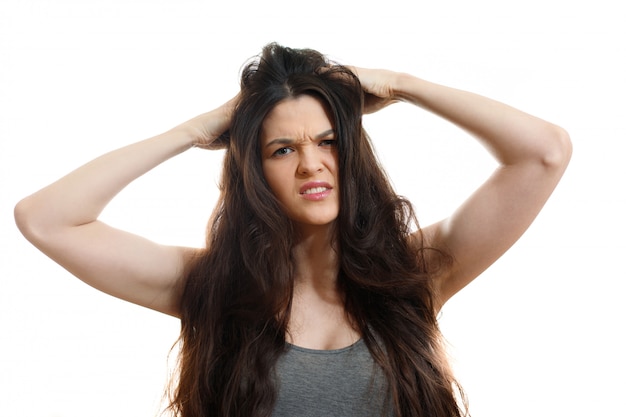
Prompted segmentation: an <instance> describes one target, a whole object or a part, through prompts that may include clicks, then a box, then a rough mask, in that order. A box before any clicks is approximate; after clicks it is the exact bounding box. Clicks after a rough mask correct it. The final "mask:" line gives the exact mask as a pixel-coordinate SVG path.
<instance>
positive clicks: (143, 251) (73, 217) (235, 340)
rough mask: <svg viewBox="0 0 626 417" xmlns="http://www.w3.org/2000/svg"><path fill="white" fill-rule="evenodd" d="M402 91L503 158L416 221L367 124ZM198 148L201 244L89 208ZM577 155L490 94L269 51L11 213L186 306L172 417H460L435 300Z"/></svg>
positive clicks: (52, 241)
mask: <svg viewBox="0 0 626 417" xmlns="http://www.w3.org/2000/svg"><path fill="white" fill-rule="evenodd" d="M396 101H404V102H408V103H412V104H415V105H417V106H419V107H421V108H423V109H425V110H427V111H430V112H432V113H434V114H436V115H439V116H441V117H443V118H445V119H447V120H449V121H450V122H452V123H454V124H456V125H458V126H460V127H461V128H463V129H465V130H467V131H468V132H470V133H471V134H473V135H474V136H476V137H477V138H478V140H480V141H481V143H483V144H484V146H485V147H486V148H487V149H488V150H489V151H490V152H491V153H492V154H493V155H494V156H495V158H496V159H497V161H498V162H499V167H498V168H497V169H496V170H495V172H494V173H493V175H492V176H491V177H490V178H489V179H488V180H487V181H486V182H485V183H484V184H483V185H482V186H481V187H480V188H479V189H477V190H476V192H475V193H473V195H472V196H471V197H470V198H469V199H468V200H467V201H466V202H465V203H464V204H463V205H462V206H461V207H459V209H458V210H457V211H456V212H454V213H453V214H451V215H450V216H449V217H448V218H447V219H445V220H443V221H441V222H439V223H436V224H433V225H429V226H428V227H425V228H423V229H420V228H419V227H418V225H417V222H416V220H415V218H414V215H413V211H412V209H411V206H410V204H409V203H408V202H407V201H405V200H403V199H402V198H400V197H399V196H398V195H396V194H395V192H394V191H393V189H392V187H391V186H390V184H389V182H388V179H387V178H386V177H385V175H384V173H383V171H382V169H381V167H380V166H379V164H378V163H377V160H376V158H375V155H374V152H373V150H372V146H371V144H370V142H369V138H368V136H367V135H366V133H365V132H364V130H363V127H362V124H361V120H362V116H363V114H364V113H369V112H374V111H377V110H380V109H382V108H383V107H385V106H387V105H389V104H391V103H393V102H396ZM396 140H397V139H396ZM406 140H410V138H409V139H406ZM192 147H201V148H207V149H218V148H225V149H226V154H225V157H224V167H223V174H222V182H221V197H220V200H219V202H218V204H217V207H216V209H215V211H214V213H213V216H212V217H211V221H210V225H209V229H208V233H207V243H206V247H205V248H202V249H195V248H184V247H173V246H163V245H159V244H156V243H152V242H150V241H147V240H146V239H143V238H141V237H139V236H135V235H132V234H129V233H127V232H124V231H121V230H117V229H114V228H113V227H110V226H108V225H106V224H104V223H102V222H101V221H99V220H98V216H99V214H100V212H101V211H102V209H103V208H104V207H105V206H106V204H107V203H108V202H109V201H110V200H111V199H112V198H113V197H114V196H115V195H116V194H117V193H118V192H119V191H120V190H122V189H123V188H124V187H125V186H126V185H127V184H129V183H130V182H131V181H133V180H134V179H136V178H137V177H139V176H140V175H142V174H144V173H146V172H148V171H149V170H151V169H152V168H154V167H155V166H157V165H158V164H160V163H162V162H164V161H165V160H167V159H168V158H171V157H173V156H175V155H177V154H179V153H181V152H184V151H186V150H188V149H190V148H192ZM570 153H571V144H570V141H569V138H568V135H567V133H566V132H565V131H564V130H563V129H561V128H560V127H558V126H555V125H553V124H551V123H548V122H545V121H543V120H540V119H538V118H536V117H533V116H530V115H528V114H525V113H523V112H521V111H519V110H515V109H513V108H511V107H509V106H507V105H504V104H501V103H498V102H496V101H493V100H490V99H488V98H485V97H481V96H478V95H475V94H472V93H468V92H464V91H460V90H456V89H453V88H448V87H444V86H441V85H437V84H433V83H430V82H428V81H425V80H422V79H419V78H417V77H414V76H412V75H409V74H404V73H397V72H393V71H388V70H372V69H364V68H354V67H351V68H348V67H344V66H341V65H337V64H334V63H331V62H329V61H328V60H326V59H325V58H324V56H322V55H321V54H319V53H318V52H315V51H313V50H296V49H290V48H284V47H282V46H279V45H277V44H270V45H267V46H266V47H265V48H264V49H263V52H262V54H261V55H260V56H259V57H258V58H257V59H255V60H253V61H252V62H250V63H249V65H248V66H247V67H246V68H245V70H244V71H243V74H242V80H241V91H240V93H239V94H238V95H237V96H236V97H235V98H233V99H231V100H230V101H228V102H226V103H225V104H224V105H222V106H220V107H219V108H217V109H215V110H213V111H210V112H208V113H205V114H202V115H200V116H198V117H196V118H194V119H191V120H189V121H187V122H185V123H183V124H181V125H179V126H177V127H175V128H173V129H172V130H170V131H168V132H165V133H163V134H161V135H158V136H155V137H153V138H150V139H147V140H144V141H141V142H138V143H135V144H132V145H130V146H127V147H125V148H122V149H118V150H116V151H113V152H111V153H108V154H105V155H103V156H101V157H99V158H97V159H95V160H93V161H91V162H89V163H88V164H86V165H84V166H82V167H80V168H78V169H77V170H75V171H74V172H72V173H70V174H68V175H67V176H65V177H63V178H61V179H60V180H58V181H56V182H54V183H53V184H51V185H49V186H47V187H45V188H44V189H42V190H40V191H38V192H36V193H35V194H33V195H31V196H29V197H27V198H25V199H24V200H22V201H21V202H19V203H18V205H17V206H16V209H15V216H16V221H17V224H18V226H19V228H20V230H21V231H22V232H23V233H24V235H25V236H26V237H27V238H28V239H29V240H30V241H31V242H32V243H33V244H34V245H36V246H37V247H38V248H39V249H40V250H41V251H43V252H44V253H45V254H46V255H48V256H49V257H51V258H52V259H54V260H55V261H56V262H58V263H59V264H61V265H62V266H63V267H65V268H66V269H67V270H68V271H70V272H71V273H73V274H74V275H76V276H77V277H79V278H80V279H82V280H84V281H85V282H87V283H89V284H90V285H92V286H94V287H95V288H97V289H99V290H101V291H104V292H106V293H109V294H111V295H113V296H116V297H119V298H122V299H124V300H128V301H130V302H133V303H136V304H139V305H142V306H145V307H148V308H151V309H154V310H157V311H160V312H163V313H166V314H171V315H174V316H176V317H180V319H181V336H180V341H181V352H180V369H179V371H180V372H179V375H178V377H177V378H176V381H177V385H176V388H175V390H174V392H173V395H172V402H171V404H170V410H171V411H172V412H173V413H174V414H176V415H179V416H182V417H192V416H193V417H199V416H294V415H297V416H313V415H320V416H322V415H323V416H381V415H393V416H420V417H444V416H445V417H449V416H459V415H463V414H464V413H465V411H466V410H465V406H464V404H462V401H460V400H459V398H462V391H461V390H460V388H459V387H458V385H457V384H456V382H455V379H454V377H453V375H452V374H451V372H450V368H449V366H448V363H447V360H446V355H445V351H444V348H443V346H442V343H441V336H440V333H439V329H438V325H437V320H436V316H437V313H438V311H439V309H440V308H441V307H442V305H443V304H444V303H445V302H446V301H447V300H448V299H449V298H450V297H452V296H453V295H454V294H455V293H456V292H458V291H459V290H461V289H462V288H463V287H464V286H465V285H467V284H468V283H469V282H470V281H472V280H473V279H474V278H475V277H476V276H478V275H479V274H480V273H481V272H482V271H484V270H485V269H486V268H487V267H488V266H489V265H491V264H492V263H493V262H494V261H495V260H496V259H497V258H498V257H499V256H501V255H502V254H503V253H504V252H505V251H506V250H507V249H508V248H509V247H510V246H511V245H512V244H513V243H514V242H515V241H516V240H517V239H518V238H519V237H520V235H521V234H522V233H523V232H524V231H525V230H526V228H527V227H528V226H529V225H530V223H531V222H532V221H533V219H534V218H535V216H536V215H537V213H538V212H539V210H540V209H541V207H542V206H543V205H544V203H545V201H546V200H547V198H548V197H549V195H550V194H551V193H552V191H553V189H554V187H555V186H556V184H557V183H558V181H559V179H560V178H561V175H562V174H563V171H564V170H565V168H566V166H567V163H568V161H569V158H570ZM459 395H460V397H459Z"/></svg>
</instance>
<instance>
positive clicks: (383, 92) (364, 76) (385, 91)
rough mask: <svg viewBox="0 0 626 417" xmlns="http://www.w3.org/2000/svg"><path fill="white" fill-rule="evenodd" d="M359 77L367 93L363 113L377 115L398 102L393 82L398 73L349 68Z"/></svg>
mask: <svg viewBox="0 0 626 417" xmlns="http://www.w3.org/2000/svg"><path fill="white" fill-rule="evenodd" d="M349 68H350V69H351V70H352V71H353V72H354V73H355V74H356V75H357V77H359V81H360V82H361V87H362V88H363V91H364V93H365V103H364V107H363V113H365V114H369V113H375V112H377V111H378V110H380V109H382V108H385V107H387V106H388V105H390V104H393V103H395V102H397V101H400V99H399V98H397V97H396V96H395V93H394V89H393V82H394V80H395V78H396V75H397V73H395V72H393V71H389V70H382V69H368V68H359V67H349Z"/></svg>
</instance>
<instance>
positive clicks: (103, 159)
mask: <svg viewBox="0 0 626 417" xmlns="http://www.w3.org/2000/svg"><path fill="white" fill-rule="evenodd" d="M234 104H235V99H233V100H231V101H229V102H228V103H226V104H224V105H223V106H221V107H219V108H217V109H215V110H213V111H211V112H208V113H205V114H202V115H200V116H198V117H196V118H194V119H191V120H189V121H187V122H185V123H183V124H181V125H179V126H177V127H175V128H173V129H171V130H170V131H168V132H165V133H163V134H160V135H157V136H155V137H152V138H150V139H146V140H143V141H141V142H137V143H134V144H132V145H129V146H126V147H124V148H121V149H118V150H115V151H112V152H110V153H107V154H105V155H102V156H100V157H99V158H96V159H94V160H93V161H91V162H89V163H87V164H85V165H83V166H82V167H80V168H78V169H76V170H75V171H73V172H71V173H70V174H68V175H66V176H65V177H63V178H61V179H59V180H58V181H56V182H54V183H52V184H50V185H49V186H47V187H45V188H43V189H41V190H39V191H37V192H36V193H34V194H32V195H30V196H28V197H26V198H24V199H23V200H21V201H20V202H19V203H18V204H17V205H16V207H15V220H16V223H17V225H18V227H19V229H20V231H21V232H22V233H23V234H24V236H25V237H26V238H27V239H28V240H29V241H30V242H31V243H33V245H35V246H36V247H37V248H39V249H40V250H41V251H42V252H43V253H45V254H46V255H48V256H49V257H50V258H51V259H53V260H54V261H56V262H57V263H59V264H60V265H61V266H63V267H64V268H66V269H67V270H68V271H69V272H71V273H72V274H74V275H75V276H77V277H78V278H80V279H81V280H83V281H85V282H86V283H87V284H89V285H91V286H93V287H95V288H97V289H99V290H101V291H104V292H106V293H108V294H111V295H113V296H115V297H118V298H121V299H124V300H127V301H130V302H132V303H135V304H139V305H142V306H145V307H148V308H151V309H154V310H157V311H161V312H163V313H166V314H170V315H174V316H177V315H178V312H179V305H178V303H179V298H180V293H181V278H182V277H183V276H184V273H185V266H186V265H187V264H188V261H189V260H190V258H191V257H193V255H194V253H195V252H196V251H197V249H191V248H182V247H174V246H164V245H160V244H156V243H154V242H151V241H149V240H147V239H144V238H142V237H140V236H136V235H133V234H131V233H127V232H124V231H122V230H118V229H115V228H113V227H111V226H108V225H106V224H104V223H102V222H101V221H99V220H98V216H99V215H100V213H101V212H102V210H103V209H104V207H105V206H106V205H107V203H108V202H109V201H110V200H111V199H112V198H113V197H114V196H115V195H116V194H117V193H119V192H120V191H121V190H122V189H123V188H124V187H125V186H126V185H128V184H129V183H130V182H131V181H133V180H135V179H136V178H138V177H140V176H141V175H143V174H144V173H146V172H148V171H149V170H151V169H152V168H154V167H156V166H157V165H159V164H161V163H162V162H164V161H166V160H167V159H169V158H171V157H173V156H175V155H178V154H179V153H181V152H183V151H185V150H187V149H189V148H191V147H193V146H199V147H207V148H210V147H211V144H212V143H213V141H214V140H215V139H216V138H217V137H218V136H219V135H220V134H221V133H222V132H223V131H225V130H226V129H227V128H228V126H229V123H230V115H231V112H232V107H233V105H234Z"/></svg>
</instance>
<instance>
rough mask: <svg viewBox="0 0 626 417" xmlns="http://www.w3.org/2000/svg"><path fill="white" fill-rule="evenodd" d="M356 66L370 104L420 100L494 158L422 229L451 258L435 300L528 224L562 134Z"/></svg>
mask: <svg viewBox="0 0 626 417" xmlns="http://www.w3.org/2000/svg"><path fill="white" fill-rule="evenodd" d="M357 73H358V75H359V78H360V79H361V82H362V84H363V88H364V90H365V91H366V92H367V93H369V94H368V97H369V100H368V101H367V102H366V103H367V104H368V105H369V106H370V107H369V108H370V109H374V110H376V109H378V108H381V107H383V106H384V105H386V104H389V103H391V102H393V101H396V100H402V101H406V102H409V103H412V104H415V105H417V106H420V107H422V108H423V109H425V110H428V111H430V112H432V113H434V114H436V115H438V116H440V117H442V118H444V119H446V120H448V121H450V122H452V123H454V124H456V125H457V126H459V127H460V128H462V129H464V130H466V131H468V132H469V133H471V134H473V135H474V136H475V137H476V138H478V140H479V141H480V142H481V143H482V144H483V145H484V146H485V148H487V149H488V150H489V151H490V152H491V153H492V154H493V155H494V157H495V158H496V159H497V161H498V163H499V167H498V168H497V169H496V170H495V172H494V173H493V174H492V175H491V177H490V178H489V179H488V180H487V181H486V182H485V183H484V184H482V185H481V186H480V187H479V188H478V189H477V190H476V191H475V192H474V193H473V194H472V195H471V196H470V197H469V198H468V199H467V200H466V201H465V202H464V203H463V204H462V205H461V207H459V208H458V209H457V210H456V211H455V212H454V213H453V214H452V215H451V216H450V217H448V218H447V219H445V220H443V221H441V222H438V223H436V224H434V225H431V226H429V227H426V228H425V229H424V236H425V239H426V240H427V244H428V245H431V246H434V247H439V248H442V249H444V250H446V251H447V252H449V253H450V254H451V255H452V256H453V258H454V261H453V264H452V266H451V267H450V268H449V269H447V270H446V271H444V272H443V273H441V274H440V275H438V276H437V278H436V287H437V288H438V292H439V296H440V304H441V305H443V304H444V303H445V302H446V301H447V300H448V299H449V298H450V297H452V296H453V295H454V294H455V293H456V292H458V291H459V290H460V289H462V288H463V287H464V286H465V285H467V284H468V283H469V282H470V281H472V280H473V279H474V278H475V277H477V276H478V275H479V274H480V273H481V272H483V271H484V270H485V269H486V268H487V267H489V265H491V264H492V263H493V262H495V261H496V260H497V259H498V258H499V257H500V256H501V255H502V254H503V253H504V252H506V251H507V250H508V249H509V248H510V247H511V245H513V244H514V243H515V241H517V239H518V238H519V237H520V236H521V235H522V234H523V233H524V231H525V230H526V229H527V228H528V227H529V226H530V224H531V222H532V221H533V220H534V219H535V217H536V216H537V214H538V213H539V211H540V210H541V208H542V207H543V205H544V204H545V202H546V200H547V199H548V197H549V196H550V194H551V193H552V191H553V190H554V188H555V187H556V185H557V183H558V182H559V180H560V178H561V176H562V175H563V172H564V171H565V168H566V167H567V164H568V162H569V159H570V155H571V151H572V149H571V142H570V140H569V136H568V135H567V133H566V132H565V131H564V130H563V129H561V128H560V127H558V126H555V125H553V124H551V123H548V122H546V121H544V120H541V119H538V118H536V117H534V116H531V115H529V114H526V113H524V112H522V111H519V110H516V109H514V108H512V107H510V106H507V105H505V104H502V103H499V102H497V101H494V100H491V99H488V98H486V97H482V96H479V95H476V94H472V93H469V92H465V91H460V90H456V89H453V88H449V87H445V86H442V85H437V84H434V83H431V82H428V81H425V80H421V79H419V78H417V77H414V76H411V75H408V74H401V73H394V72H390V71H378V70H364V69H357ZM367 110H368V109H367V108H366V111H367Z"/></svg>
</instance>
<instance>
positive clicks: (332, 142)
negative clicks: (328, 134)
mask: <svg viewBox="0 0 626 417" xmlns="http://www.w3.org/2000/svg"><path fill="white" fill-rule="evenodd" d="M336 144H337V141H336V140H335V139H324V140H322V141H320V146H335V145H336Z"/></svg>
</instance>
